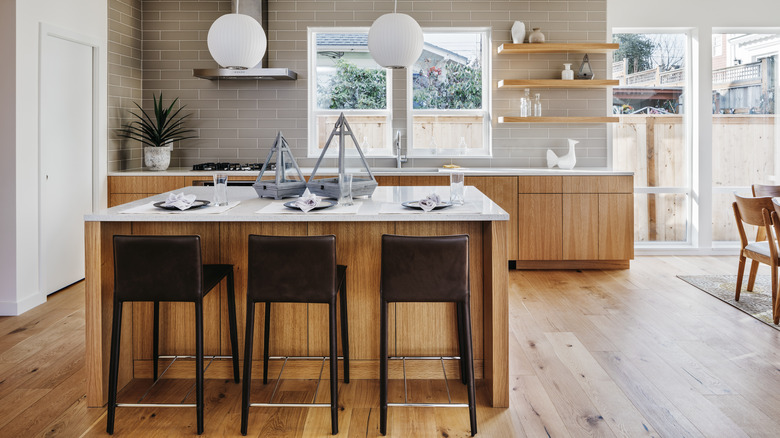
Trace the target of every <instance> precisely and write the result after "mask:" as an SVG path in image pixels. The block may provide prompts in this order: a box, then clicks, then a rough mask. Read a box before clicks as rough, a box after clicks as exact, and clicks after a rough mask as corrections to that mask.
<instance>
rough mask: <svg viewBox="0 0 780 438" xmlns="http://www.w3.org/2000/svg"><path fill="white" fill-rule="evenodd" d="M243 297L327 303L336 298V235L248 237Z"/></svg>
mask: <svg viewBox="0 0 780 438" xmlns="http://www.w3.org/2000/svg"><path fill="white" fill-rule="evenodd" d="M247 269H248V270H247V276H248V278H247V291H246V293H247V298H248V299H250V300H252V301H272V302H292V303H328V302H331V300H333V299H335V297H336V291H337V290H336V236H333V235H328V236H258V235H250V236H249V266H248V268H247Z"/></svg>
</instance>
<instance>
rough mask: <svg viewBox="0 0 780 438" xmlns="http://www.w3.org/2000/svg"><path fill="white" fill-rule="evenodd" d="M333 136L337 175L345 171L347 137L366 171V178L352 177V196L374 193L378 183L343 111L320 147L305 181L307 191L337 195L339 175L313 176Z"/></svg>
mask: <svg viewBox="0 0 780 438" xmlns="http://www.w3.org/2000/svg"><path fill="white" fill-rule="evenodd" d="M334 137H338V140H339V156H338V163H339V175H344V174H345V173H346V171H345V168H344V161H345V158H346V154H345V148H346V138H347V137H349V138H351V139H352V142H353V143H354V145H355V149H356V150H357V152H358V154H360V160H361V162H362V164H363V168H365V170H366V172H367V173H368V178H365V177H362V178H361V177H358V176H357V175H355V176H353V177H352V196H371V195H372V194H374V190H375V189H376V186H377V185H378V184H377V182H376V178H375V177H374V174H373V173H371V169H369V167H368V163H367V162H366V156H365V155H363V151H362V150H361V149H360V144H358V141H357V138H355V134H354V133H353V132H352V128H351V127H350V126H349V122H347V118H346V117H344V113H341V115H340V116H339V118H338V120H337V121H336V125H335V126H334V127H333V131H331V132H330V136H329V137H328V141H327V142H325V147H323V148H322V153H321V154H320V158H319V159H318V160H317V164H316V165H315V166H314V170H313V171H312V173H311V176H309V182H308V183H307V186H308V187H309V191H310V192H312V193H314V194H316V195H319V196H325V197H328V198H338V197H339V177H335V178H319V179H317V178H315V177H316V175H317V170H318V169H319V168H320V163H322V159H323V158H325V154H326V153H327V151H328V147H330V142H331V141H332V140H333V138H334Z"/></svg>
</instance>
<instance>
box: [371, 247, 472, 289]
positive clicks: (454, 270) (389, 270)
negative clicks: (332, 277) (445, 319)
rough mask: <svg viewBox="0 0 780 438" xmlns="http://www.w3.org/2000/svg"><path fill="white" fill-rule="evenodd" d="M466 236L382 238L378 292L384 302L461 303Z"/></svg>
mask: <svg viewBox="0 0 780 438" xmlns="http://www.w3.org/2000/svg"><path fill="white" fill-rule="evenodd" d="M469 290H470V287H469V236H468V235H457V236H440V237H415V236H395V235H388V234H385V235H383V236H382V275H381V280H380V292H381V294H382V297H383V299H384V300H386V301H402V302H406V301H411V302H414V301H432V302H437V301H460V302H462V301H465V300H466V299H467V298H468V296H469Z"/></svg>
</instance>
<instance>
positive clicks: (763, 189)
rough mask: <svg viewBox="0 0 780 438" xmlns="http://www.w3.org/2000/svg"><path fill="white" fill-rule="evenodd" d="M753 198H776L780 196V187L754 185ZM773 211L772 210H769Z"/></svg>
mask: <svg viewBox="0 0 780 438" xmlns="http://www.w3.org/2000/svg"><path fill="white" fill-rule="evenodd" d="M752 189H753V196H755V197H767V196H770V197H775V196H780V186H767V185H763V184H753V186H752ZM769 211H772V209H769Z"/></svg>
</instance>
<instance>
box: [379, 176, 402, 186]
mask: <svg viewBox="0 0 780 438" xmlns="http://www.w3.org/2000/svg"><path fill="white" fill-rule="evenodd" d="M375 178H376V182H377V184H379V185H380V186H397V185H399V183H398V176H397V175H386V176H377V177H375Z"/></svg>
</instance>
